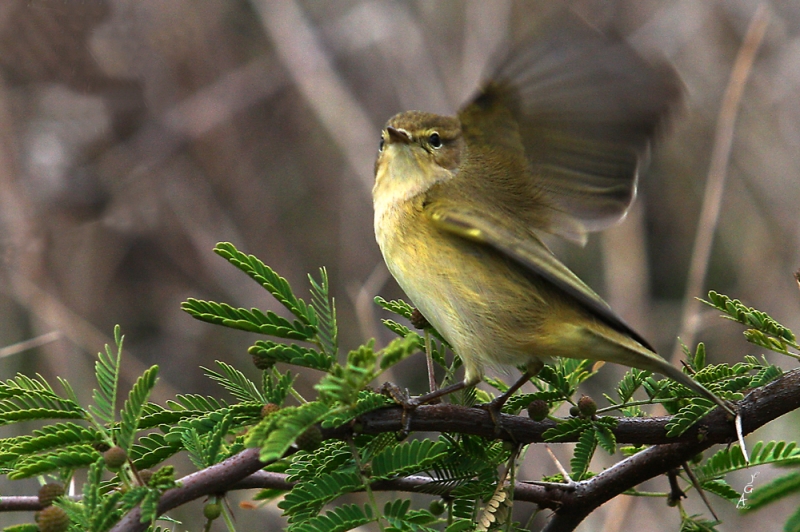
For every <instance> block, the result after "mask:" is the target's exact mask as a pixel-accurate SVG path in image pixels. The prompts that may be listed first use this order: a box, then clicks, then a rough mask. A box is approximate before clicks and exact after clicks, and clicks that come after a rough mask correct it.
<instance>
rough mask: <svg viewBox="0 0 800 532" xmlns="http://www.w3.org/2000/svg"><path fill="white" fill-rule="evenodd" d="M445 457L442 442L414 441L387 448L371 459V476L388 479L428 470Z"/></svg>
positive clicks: (445, 453) (445, 452) (445, 450)
mask: <svg viewBox="0 0 800 532" xmlns="http://www.w3.org/2000/svg"><path fill="white" fill-rule="evenodd" d="M446 455H447V445H446V444H445V442H443V441H438V442H434V441H431V440H427V439H426V440H414V441H411V442H404V443H402V444H400V445H396V446H393V447H389V448H388V449H386V450H384V451H383V452H381V453H379V454H378V455H377V456H375V458H373V459H372V476H373V478H375V479H388V478H392V477H394V476H403V475H410V474H412V473H417V472H420V471H425V470H427V469H430V468H431V467H432V466H433V464H435V463H436V462H438V461H441V460H442V458H444V457H445V456H446Z"/></svg>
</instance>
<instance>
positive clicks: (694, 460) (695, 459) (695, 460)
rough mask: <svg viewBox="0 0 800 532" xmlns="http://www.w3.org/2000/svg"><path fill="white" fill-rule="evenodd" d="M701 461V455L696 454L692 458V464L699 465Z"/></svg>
mask: <svg viewBox="0 0 800 532" xmlns="http://www.w3.org/2000/svg"><path fill="white" fill-rule="evenodd" d="M702 461H703V453H697V454H696V455H694V456H693V457H692V463H693V464H699V463H700V462H702Z"/></svg>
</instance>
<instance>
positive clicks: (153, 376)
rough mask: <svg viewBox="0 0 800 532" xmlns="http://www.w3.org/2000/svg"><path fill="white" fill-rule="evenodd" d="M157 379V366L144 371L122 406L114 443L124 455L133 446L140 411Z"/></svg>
mask: <svg viewBox="0 0 800 532" xmlns="http://www.w3.org/2000/svg"><path fill="white" fill-rule="evenodd" d="M157 378H158V366H152V367H150V368H149V369H148V370H146V371H145V372H144V373H143V374H142V376H141V377H139V378H138V379H137V381H136V383H135V384H134V385H133V388H131V391H130V393H129V394H128V399H127V400H126V401H125V404H124V405H122V413H121V419H120V423H119V432H118V433H117V438H116V443H117V445H119V446H120V447H122V448H123V449H125V452H126V453H130V450H131V446H132V445H133V437H134V436H135V435H136V431H137V430H138V429H139V418H140V417H141V415H142V410H143V409H144V405H145V403H146V402H147V399H148V397H150V392H152V391H153V387H154V386H155V385H156V380H157Z"/></svg>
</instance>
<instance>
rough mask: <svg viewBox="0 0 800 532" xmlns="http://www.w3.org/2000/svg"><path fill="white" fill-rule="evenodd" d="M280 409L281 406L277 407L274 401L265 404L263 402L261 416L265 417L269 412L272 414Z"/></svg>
mask: <svg viewBox="0 0 800 532" xmlns="http://www.w3.org/2000/svg"><path fill="white" fill-rule="evenodd" d="M280 409H281V407H279V406H278V405H276V404H275V403H267V404H265V405H264V406H262V407H261V417H262V418H265V417H267V416H268V415H270V414H274V413H275V412H277V411H278V410H280Z"/></svg>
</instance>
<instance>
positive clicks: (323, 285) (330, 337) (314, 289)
mask: <svg viewBox="0 0 800 532" xmlns="http://www.w3.org/2000/svg"><path fill="white" fill-rule="evenodd" d="M319 277H320V281H319V282H317V281H316V280H315V279H314V278H313V277H312V276H310V275H309V276H308V280H309V281H310V282H311V305H312V307H313V309H314V311H315V312H316V315H317V321H318V325H317V338H318V339H319V345H320V347H321V348H322V352H323V353H325V354H326V355H328V356H330V357H332V358H336V354H337V353H338V351H339V328H338V326H337V325H336V307H335V305H334V300H333V298H331V297H330V294H329V291H330V290H329V289H330V287H329V285H328V271H327V270H326V269H325V268H320V269H319Z"/></svg>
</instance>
